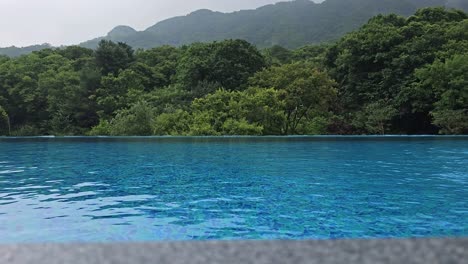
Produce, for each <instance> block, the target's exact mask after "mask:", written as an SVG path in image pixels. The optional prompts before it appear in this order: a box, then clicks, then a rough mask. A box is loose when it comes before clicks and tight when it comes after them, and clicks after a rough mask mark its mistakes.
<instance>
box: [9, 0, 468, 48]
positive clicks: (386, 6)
mask: <svg viewBox="0 0 468 264" xmlns="http://www.w3.org/2000/svg"><path fill="white" fill-rule="evenodd" d="M429 6H445V7H449V8H460V9H463V10H465V11H468V1H466V0H326V1H324V2H322V3H314V2H312V1H309V0H295V1H290V2H280V3H276V4H271V5H266V6H262V7H259V8H257V9H253V10H241V11H236V12H232V13H222V12H216V11H211V10H208V9H200V10H197V11H194V12H192V13H190V14H188V15H186V16H179V17H173V18H170V19H166V20H163V21H161V22H158V23H156V24H155V25H153V26H151V27H149V28H147V29H146V30H143V31H137V30H135V29H133V28H132V27H129V26H125V25H121V26H117V27H115V28H114V29H113V30H111V31H110V32H109V33H108V34H107V35H106V36H104V37H99V38H96V39H93V40H89V41H86V42H83V43H81V44H80V45H81V46H83V47H87V48H95V47H97V45H98V43H99V41H101V40H103V39H106V40H112V41H116V42H125V43H127V44H129V45H130V46H132V47H134V48H143V49H148V48H153V47H157V46H162V45H173V46H181V45H184V44H190V43H193V42H211V41H218V40H224V39H244V40H247V41H249V42H251V43H252V44H254V45H256V46H258V47H259V48H265V47H271V46H274V45H280V46H283V47H286V48H298V47H301V46H304V45H308V44H319V43H325V42H331V41H334V40H336V39H338V38H340V37H341V36H343V35H344V34H346V33H348V32H350V31H353V30H355V29H357V28H359V27H360V26H361V25H363V24H364V23H366V22H367V21H368V20H369V19H370V18H371V17H373V16H375V15H378V14H390V13H395V14H399V15H403V16H409V15H411V14H413V13H414V12H415V11H416V10H417V9H418V8H422V7H429ZM42 48H44V47H42V45H38V46H32V47H27V48H23V49H20V48H15V47H10V48H2V49H0V54H6V55H9V56H18V55H21V54H25V53H29V52H31V51H33V50H38V49H42ZM45 48H47V46H46V47H45ZM22 51H23V52H22Z"/></svg>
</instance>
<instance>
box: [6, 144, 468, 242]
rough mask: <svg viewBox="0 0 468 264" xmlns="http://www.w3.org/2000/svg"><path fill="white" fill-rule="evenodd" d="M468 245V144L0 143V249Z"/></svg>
mask: <svg viewBox="0 0 468 264" xmlns="http://www.w3.org/2000/svg"><path fill="white" fill-rule="evenodd" d="M434 236H435V237H438V236H468V138H467V137H458V138H441V137H427V138H405V137H401V138H400V137H399V138H386V139H382V138H282V139H280V138H185V139H182V138H179V139H177V138H153V139H142V138H133V139H129V138H120V139H118V138H114V139H112V138H101V139H91V138H88V139H84V138H73V139H70V138H68V139H63V138H61V139H60V138H50V139H0V243H4V242H6V243H8V242H69V241H127V240H132V241H148V240H150V241H151V240H191V239H196V240H200V239H309V238H318V239H329V238H370V237H372V238H377V237H379V238H380V237H434Z"/></svg>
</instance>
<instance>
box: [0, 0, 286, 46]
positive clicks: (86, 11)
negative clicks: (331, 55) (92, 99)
mask: <svg viewBox="0 0 468 264" xmlns="http://www.w3.org/2000/svg"><path fill="white" fill-rule="evenodd" d="M280 1H287V0H0V47H5V46H11V45H16V46H27V45H32V44H42V43H51V44H53V45H69V44H77V43H80V42H83V41H86V40H89V39H92V38H95V37H98V36H103V35H105V34H107V32H109V31H110V30H111V29H112V28H114V27H115V26H118V25H128V26H131V27H133V28H135V29H137V30H144V29H146V28H148V27H149V26H152V25H153V24H155V23H156V22H158V21H161V20H163V19H166V18H170V17H173V16H179V15H186V14H188V13H190V12H192V11H195V10H197V9H202V8H207V9H211V10H216V11H223V12H231V11H236V10H241V9H252V8H256V7H259V6H262V5H266V4H271V3H276V2H280Z"/></svg>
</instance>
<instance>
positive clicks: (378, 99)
mask: <svg viewBox="0 0 468 264" xmlns="http://www.w3.org/2000/svg"><path fill="white" fill-rule="evenodd" d="M467 133H468V15H467V14H466V13H464V12H463V11H460V10H454V9H450V10H449V9H444V8H441V7H440V8H423V9H420V10H418V11H417V12H416V13H415V14H414V15H412V16H409V17H403V16H399V15H393V14H391V15H378V16H375V17H373V18H372V19H370V20H369V22H368V23H367V24H365V25H364V26H362V27H361V28H359V29H358V30H356V31H354V32H351V33H348V34H347V35H345V36H344V37H342V38H341V39H340V40H338V41H336V42H334V43H329V44H322V45H310V46H304V47H302V48H298V49H294V50H290V49H286V48H283V47H281V46H273V47H271V48H267V49H262V50H259V49H258V48H257V47H256V46H254V45H252V44H250V43H249V42H247V41H244V40H237V39H232V40H224V41H218V42H211V43H194V44H190V45H185V46H181V47H171V46H162V47H157V48H153V49H147V50H143V49H138V50H134V49H133V48H132V47H130V46H129V45H127V44H124V43H115V42H112V41H109V40H102V41H101V42H100V43H99V45H98V47H97V48H96V49H95V50H92V49H87V48H83V47H79V46H70V47H66V48H61V49H44V50H41V51H35V52H33V53H31V54H28V55H23V56H20V57H17V58H9V57H6V56H4V57H0V135H11V136H29V135H112V136H133V135H140V136H148V135H194V136H199V135H317V134H320V135H327V134H339V135H360V134H467Z"/></svg>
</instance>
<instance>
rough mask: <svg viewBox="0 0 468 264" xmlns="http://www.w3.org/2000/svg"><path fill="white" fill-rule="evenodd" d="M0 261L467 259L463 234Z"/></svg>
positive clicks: (61, 248)
mask: <svg viewBox="0 0 468 264" xmlns="http://www.w3.org/2000/svg"><path fill="white" fill-rule="evenodd" d="M0 239H1V238H0ZM0 263H2V264H19V263H21V264H23V263H34V264H55V263H57V264H58V263H60V264H62V263H68V264H97V263H99V264H110V263H112V264H120V263H132V264H140V263H171V264H179V263H195V264H210V263H222V264H228V263H239V264H240V263H242V264H248V263H258V264H275V263H278V264H279V263H281V264H283V263H308V264H315V263H317V264H318V263H321V264H328V263H346V264H349V263H424V264H427V263H468V238H461V239H413V240H337V241H233V242H221V241H219V242H218V241H215V242H169V243H121V244H37V245H0Z"/></svg>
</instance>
